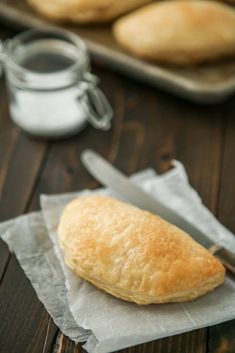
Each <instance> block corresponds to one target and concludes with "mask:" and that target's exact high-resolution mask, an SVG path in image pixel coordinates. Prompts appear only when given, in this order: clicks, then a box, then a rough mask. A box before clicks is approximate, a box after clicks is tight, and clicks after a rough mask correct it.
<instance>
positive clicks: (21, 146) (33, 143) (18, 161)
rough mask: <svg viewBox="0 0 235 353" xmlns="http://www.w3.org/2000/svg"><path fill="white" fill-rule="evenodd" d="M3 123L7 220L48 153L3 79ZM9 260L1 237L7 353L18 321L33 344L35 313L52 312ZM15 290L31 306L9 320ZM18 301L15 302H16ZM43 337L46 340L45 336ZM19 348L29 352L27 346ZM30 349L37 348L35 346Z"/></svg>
mask: <svg viewBox="0 0 235 353" xmlns="http://www.w3.org/2000/svg"><path fill="white" fill-rule="evenodd" d="M11 33H12V32H11ZM9 36H10V32H9V31H7V30H6V31H5V32H3V31H1V38H6V37H9ZM0 125H1V129H0V220H1V221H3V220H5V219H8V218H11V217H15V216H18V215H20V214H22V213H24V212H25V211H26V210H27V204H28V202H29V200H30V198H31V193H32V190H33V188H34V184H35V181H36V180H37V175H38V173H39V172H40V168H41V166H42V163H43V159H44V155H45V153H46V143H45V142H44V141H39V140H38V141H37V140H33V139H31V138H29V137H28V136H26V135H24V134H23V133H21V131H20V129H19V128H17V127H15V125H14V124H13V123H12V121H11V119H10V116H9V113H8V99H7V95H6V89H5V83H4V81H3V80H1V81H0ZM9 260H10V254H9V251H8V248H7V246H6V245H5V243H4V242H3V241H1V240H0V282H1V279H3V278H4V277H3V276H4V274H5V275H6V278H5V280H3V283H2V286H1V287H0V317H1V320H0V351H1V352H4V353H7V352H11V347H12V346H15V349H16V350H17V345H18V341H19V340H21V336H20V335H19V336H17V337H15V336H14V327H15V325H18V327H19V328H20V329H21V330H22V332H23V330H24V322H27V323H29V322H30V325H28V329H29V331H27V332H25V334H24V335H22V337H27V336H28V342H31V346H32V345H33V342H34V341H33V340H34V335H33V334H32V332H33V331H32V330H33V329H34V328H35V325H37V323H38V321H36V320H35V317H38V316H39V311H40V313H41V315H42V316H41V320H43V321H45V319H48V320H49V316H48V314H47V313H45V312H44V311H43V310H40V306H41V304H40V303H39V301H38V300H37V301H34V302H32V300H31V298H32V295H29V292H30V291H32V289H31V285H30V284H29V283H28V280H27V279H26V277H25V275H24V274H23V271H22V270H21V268H20V267H19V265H18V263H17V261H16V260H15V257H12V259H11V260H10V262H9V269H8V268H7V265H8V261H9ZM18 271H19V272H18ZM17 273H20V275H18V276H17ZM22 281H23V282H24V288H25V290H24V292H22V293H21V291H20V288H21V285H22ZM6 284H7V285H6ZM20 284H21V285H20ZM13 293H14V295H13V297H14V296H15V297H17V298H18V305H19V306H20V307H21V310H22V312H24V313H25V310H24V308H25V305H26V304H25V303H27V305H28V306H29V311H28V313H27V315H26V316H24V315H23V316H21V318H20V320H19V321H17V320H14V319H13V320H12V321H7V320H5V318H6V317H7V314H6V315H5V313H6V312H8V310H9V307H8V306H7V300H6V297H8V296H10V298H11V299H12V294H13ZM14 304H15V303H14V302H13V303H12V305H14ZM8 313H9V312H8ZM3 318H4V319H3ZM31 319H32V321H31ZM9 332H11V335H8V333H9ZM40 333H41V336H40ZM34 334H35V335H38V336H39V337H45V333H44V332H43V334H42V327H41V326H40V325H37V332H36V331H35V332H34ZM6 335H8V339H5V338H6V337H5V336H6ZM41 341H42V342H43V339H42V338H41ZM17 351H18V352H20V351H21V352H26V351H25V350H24V349H22V350H17ZM30 352H33V349H32V350H30Z"/></svg>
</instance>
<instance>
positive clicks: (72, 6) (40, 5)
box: [28, 0, 151, 23]
mask: <svg viewBox="0 0 235 353" xmlns="http://www.w3.org/2000/svg"><path fill="white" fill-rule="evenodd" d="M150 1H151V0H28V2H29V4H30V5H32V6H33V7H34V8H35V9H36V10H37V11H38V12H40V13H41V14H42V15H43V16H46V17H47V18H49V19H51V20H54V21H62V22H63V21H71V22H77V23H90V22H91V23H92V22H106V21H110V20H112V19H114V18H116V17H118V16H120V15H122V14H124V13H126V12H129V11H131V10H133V9H136V8H138V7H140V6H142V5H145V4H147V3H149V2H150Z"/></svg>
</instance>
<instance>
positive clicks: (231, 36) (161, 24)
mask: <svg viewBox="0 0 235 353" xmlns="http://www.w3.org/2000/svg"><path fill="white" fill-rule="evenodd" d="M113 33H114V36H115V38H116V40H117V41H118V42H119V43H120V45H122V46H123V47H124V48H125V49H126V50H127V51H129V52H130V53H132V54H133V55H136V56H137V57H140V58H143V59H149V60H156V61H161V62H166V63H173V64H195V63H196V64H197V63H201V62H205V61H211V60H213V59H218V58H221V57H224V56H231V55H235V10H234V9H233V8H231V7H229V6H228V5H224V4H222V3H217V2H213V1H209V0H203V1H201V0H191V1H188V0H178V1H175V0H170V1H163V2H158V3H154V4H150V5H148V6H145V7H144V8H141V9H139V10H136V11H134V12H133V13H131V14H130V15H126V16H124V17H122V18H121V19H119V20H117V22H116V23H115V24H114V27H113Z"/></svg>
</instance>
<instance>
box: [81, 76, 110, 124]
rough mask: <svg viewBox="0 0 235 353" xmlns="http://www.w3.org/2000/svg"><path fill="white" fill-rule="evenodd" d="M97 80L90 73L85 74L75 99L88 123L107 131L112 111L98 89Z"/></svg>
mask: <svg viewBox="0 0 235 353" xmlns="http://www.w3.org/2000/svg"><path fill="white" fill-rule="evenodd" d="M98 83H99V79H98V77H96V76H95V75H93V74H91V73H90V72H86V73H85V74H84V76H83V81H82V82H80V83H79V90H80V92H79V94H78V97H77V99H78V100H79V103H80V104H81V106H82V108H83V110H84V111H85V113H86V118H87V120H88V121H89V123H90V124H91V125H92V126H93V127H95V128H96V129H100V130H109V129H110V127H111V120H112V117H113V110H112V108H111V105H110V104H109V102H108V100H107V98H106V97H105V95H104V93H103V92H102V91H101V90H100V89H99V88H98V86H97V85H98Z"/></svg>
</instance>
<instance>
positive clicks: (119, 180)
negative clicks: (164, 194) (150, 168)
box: [81, 150, 235, 273]
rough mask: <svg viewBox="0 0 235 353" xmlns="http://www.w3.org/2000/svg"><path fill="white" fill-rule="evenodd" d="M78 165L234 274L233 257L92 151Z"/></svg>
mask: <svg viewBox="0 0 235 353" xmlns="http://www.w3.org/2000/svg"><path fill="white" fill-rule="evenodd" d="M81 161H82V163H83V165H84V166H85V167H86V169H87V170H88V172H89V173H90V174H91V175H92V176H93V177H94V178H95V179H96V180H98V181H99V182H100V183H101V184H103V185H104V186H107V187H109V188H111V189H113V190H115V191H117V192H118V193H119V194H121V195H122V196H124V197H125V198H126V199H127V200H128V201H129V202H130V203H131V204H133V205H134V206H137V207H139V208H141V209H144V210H146V211H149V212H152V213H155V214H157V215H158V216H160V217H162V218H163V219H165V220H166V221H168V222H169V223H172V224H174V225H176V226H177V227H179V228H181V229H182V230H184V231H185V232H186V233H188V234H189V235H190V236H191V237H192V238H194V240H196V241H197V242H198V243H200V244H201V245H203V246H204V247H205V248H207V249H209V250H211V252H212V253H213V254H216V255H217V256H218V257H219V258H220V260H221V261H222V262H223V263H224V265H225V266H226V267H227V268H228V269H229V270H230V271H232V272H233V273H235V254H234V253H232V252H230V251H229V250H227V249H225V248H224V247H223V246H221V245H218V244H216V243H214V242H213V241H212V240H211V239H210V238H209V237H208V236H207V235H206V234H204V233H203V232H202V231H201V230H199V229H198V228H197V227H195V226H194V225H193V224H191V223H190V222H188V221H187V220H186V219H185V218H184V217H182V216H181V215H180V214H178V213H176V212H175V211H173V210H171V209H170V208H168V207H166V206H165V205H164V204H163V203H162V202H160V201H159V200H157V199H156V198H153V197H152V196H151V195H150V194H148V193H147V192H145V191H144V190H142V189H141V188H140V187H139V186H138V185H136V184H135V183H134V182H132V181H131V180H130V179H129V178H128V177H127V176H125V175H124V174H123V173H122V172H120V171H119V170H118V169H117V168H115V167H114V166H113V165H112V164H110V163H109V162H108V161H106V160H105V159H104V158H103V157H101V156H100V155H99V154H98V153H96V152H95V151H93V150H85V151H83V152H82V154H81Z"/></svg>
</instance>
